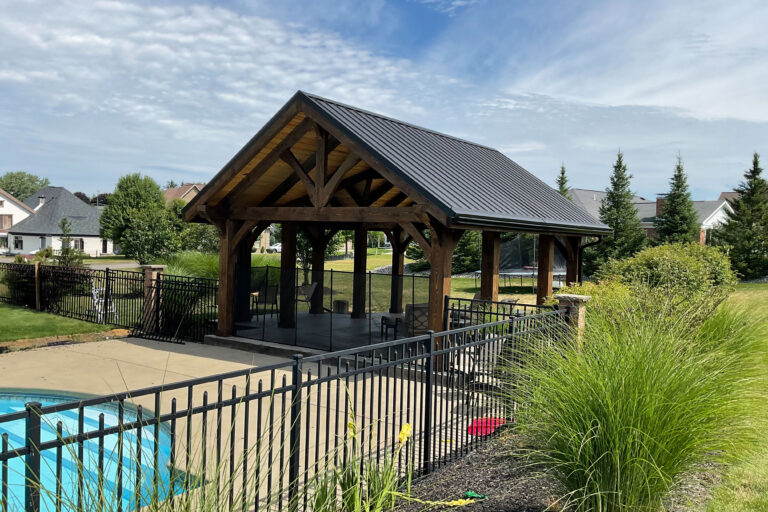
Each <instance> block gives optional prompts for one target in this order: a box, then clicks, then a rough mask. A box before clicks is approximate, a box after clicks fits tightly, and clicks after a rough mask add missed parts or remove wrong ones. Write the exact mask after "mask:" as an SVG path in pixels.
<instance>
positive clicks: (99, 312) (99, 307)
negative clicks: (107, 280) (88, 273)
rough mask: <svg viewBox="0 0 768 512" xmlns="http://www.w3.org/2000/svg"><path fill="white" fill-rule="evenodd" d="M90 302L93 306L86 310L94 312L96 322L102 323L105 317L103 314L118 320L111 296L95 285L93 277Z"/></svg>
mask: <svg viewBox="0 0 768 512" xmlns="http://www.w3.org/2000/svg"><path fill="white" fill-rule="evenodd" d="M91 302H92V305H93V307H92V308H91V309H89V310H88V311H87V312H88V313H95V314H96V322H97V323H102V322H103V321H104V319H105V318H106V317H105V315H112V317H113V318H114V320H115V321H117V320H118V316H117V309H115V303H114V302H113V301H112V296H111V295H110V296H107V295H106V290H105V289H104V288H99V287H98V286H96V282H95V281H94V280H93V279H91Z"/></svg>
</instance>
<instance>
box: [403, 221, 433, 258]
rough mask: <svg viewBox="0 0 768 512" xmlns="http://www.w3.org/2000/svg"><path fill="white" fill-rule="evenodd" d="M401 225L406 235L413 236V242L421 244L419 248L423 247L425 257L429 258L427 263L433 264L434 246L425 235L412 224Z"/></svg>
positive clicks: (404, 223)
mask: <svg viewBox="0 0 768 512" xmlns="http://www.w3.org/2000/svg"><path fill="white" fill-rule="evenodd" d="M400 225H401V226H402V227H403V229H404V230H405V232H406V233H408V234H409V235H411V238H413V241H414V242H416V243H417V244H419V247H421V250H422V251H424V255H425V256H426V257H427V261H429V262H431V261H432V244H431V243H430V242H429V241H428V240H427V238H426V237H425V236H424V234H423V233H422V232H421V231H420V230H419V229H418V228H417V227H416V226H415V225H414V224H413V223H412V222H401V223H400Z"/></svg>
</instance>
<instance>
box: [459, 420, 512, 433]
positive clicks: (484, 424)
mask: <svg viewBox="0 0 768 512" xmlns="http://www.w3.org/2000/svg"><path fill="white" fill-rule="evenodd" d="M503 424H504V418H475V419H474V420H473V421H472V423H471V424H470V425H469V427H467V432H469V435H471V436H488V435H491V434H493V432H494V431H495V430H496V429H497V428H499V427H500V426H502V425H503Z"/></svg>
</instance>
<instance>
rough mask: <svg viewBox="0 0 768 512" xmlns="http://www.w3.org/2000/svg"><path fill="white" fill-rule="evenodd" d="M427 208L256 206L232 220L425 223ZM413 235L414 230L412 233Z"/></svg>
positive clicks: (237, 211)
mask: <svg viewBox="0 0 768 512" xmlns="http://www.w3.org/2000/svg"><path fill="white" fill-rule="evenodd" d="M425 216H426V209H425V207H423V206H407V207H402V208H384V207H382V208H377V207H356V206H341V207H334V206H323V207H319V208H318V207H291V206H254V207H247V208H239V209H235V210H234V211H232V213H231V214H230V218H232V219H242V220H248V219H253V220H263V221H271V222H352V223H356V222H363V223H377V222H382V223H403V222H405V223H413V222H424V221H425ZM409 233H410V231H409Z"/></svg>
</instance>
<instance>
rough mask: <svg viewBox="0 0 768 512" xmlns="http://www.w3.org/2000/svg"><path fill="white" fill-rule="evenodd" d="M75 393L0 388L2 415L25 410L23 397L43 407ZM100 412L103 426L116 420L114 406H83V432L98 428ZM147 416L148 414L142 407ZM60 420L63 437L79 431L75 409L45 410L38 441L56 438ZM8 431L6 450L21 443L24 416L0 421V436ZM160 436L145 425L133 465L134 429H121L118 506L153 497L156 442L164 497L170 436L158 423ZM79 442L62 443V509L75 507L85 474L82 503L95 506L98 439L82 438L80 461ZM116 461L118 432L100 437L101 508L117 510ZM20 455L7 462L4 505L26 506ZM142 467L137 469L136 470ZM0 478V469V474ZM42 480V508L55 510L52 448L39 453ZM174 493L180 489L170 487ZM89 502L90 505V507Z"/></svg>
mask: <svg viewBox="0 0 768 512" xmlns="http://www.w3.org/2000/svg"><path fill="white" fill-rule="evenodd" d="M78 399H79V398H78V397H64V396H50V395H44V394H36V393H19V392H13V393H11V392H0V417H2V415H4V414H9V413H15V412H19V411H24V410H25V406H24V404H25V403H27V402H40V403H42V404H43V406H44V407H45V406H48V405H54V404H59V403H66V402H72V401H77V400H78ZM101 413H103V414H104V425H105V428H108V427H110V426H116V425H118V410H117V406H116V405H111V404H108V405H102V406H97V407H86V408H85V409H84V425H85V432H88V431H92V430H96V429H98V427H99V415H100V414H101ZM143 416H144V417H145V418H148V417H152V413H151V412H148V411H144V413H143ZM135 420H136V412H135V410H134V409H133V408H131V407H128V406H127V405H126V407H125V408H124V412H123V422H124V423H128V422H131V421H135ZM59 421H61V422H62V430H63V436H64V437H66V436H67V435H74V434H77V427H78V426H77V423H78V411H77V408H74V409H73V410H68V411H62V412H59V413H55V414H46V415H44V416H43V417H42V419H41V429H42V430H41V442H46V441H51V440H54V439H56V438H57V433H56V425H57V423H58V422H59ZM2 434H8V446H9V449H13V448H18V447H23V446H24V440H25V436H26V420H24V419H22V420H16V421H11V422H5V423H0V436H2ZM158 437H159V439H158V440H156V439H155V435H154V426H151V427H148V428H143V429H142V431H141V465H140V466H137V464H136V461H137V460H138V457H137V455H138V442H137V436H136V431H135V430H131V431H127V432H124V433H123V457H122V461H123V467H122V488H123V492H122V508H123V510H126V511H130V510H138V509H139V508H141V506H142V505H146V504H147V503H148V501H149V499H150V497H151V496H152V493H153V486H154V478H155V472H154V468H153V466H154V464H153V462H154V450H155V443H156V442H157V443H158V448H159V456H158V459H159V464H158V468H160V470H159V474H158V480H159V484H158V491H157V492H158V498H159V500H163V499H164V498H165V497H167V496H168V495H169V488H170V469H169V463H170V447H171V440H170V435H169V432H168V430H167V429H164V428H161V429H160V433H159V436H158ZM77 452H78V445H77V443H74V444H71V445H67V446H64V447H63V448H62V457H61V458H62V478H61V487H62V488H61V495H62V507H61V510H63V511H75V510H77V497H78V475H79V474H80V473H82V475H83V503H84V509H85V510H92V509H96V508H97V505H96V503H97V502H98V501H97V500H98V482H99V476H98V475H99V472H98V468H99V457H98V455H99V440H98V438H96V439H91V440H88V441H85V442H84V443H83V464H82V465H80V464H79V463H78V457H77ZM117 460H118V435H117V434H113V435H110V436H105V437H104V499H105V503H106V507H105V509H107V510H116V509H117ZM25 468H26V466H25V463H24V457H19V458H13V459H10V460H9V461H8V510H24V506H23V505H24V481H25ZM137 470H140V471H137ZM137 473H138V474H139V475H140V482H139V486H138V488H139V489H140V490H141V492H140V493H139V494H140V498H139V507H137V506H136V505H137V503H136V499H135V495H136V493H135V489H136V487H137V486H136V484H137ZM0 478H2V474H1V473H0ZM178 478H179V477H178V476H177V477H176V481H177V485H178ZM40 480H41V483H42V492H41V509H42V510H55V509H56V508H55V501H56V494H55V493H56V450H55V449H52V450H46V451H43V452H42V453H41V462H40ZM174 490H175V492H177V493H178V489H174ZM89 505H92V506H89Z"/></svg>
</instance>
